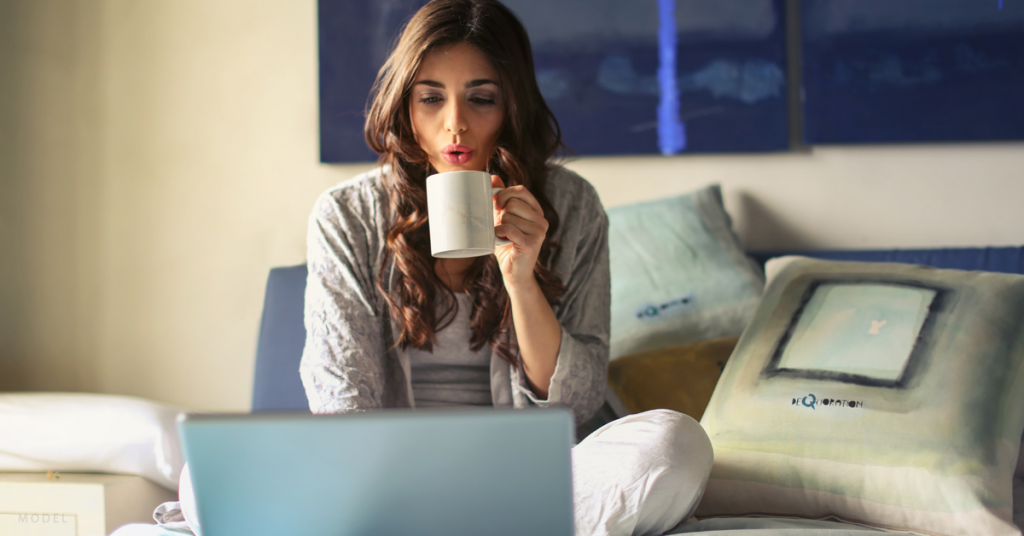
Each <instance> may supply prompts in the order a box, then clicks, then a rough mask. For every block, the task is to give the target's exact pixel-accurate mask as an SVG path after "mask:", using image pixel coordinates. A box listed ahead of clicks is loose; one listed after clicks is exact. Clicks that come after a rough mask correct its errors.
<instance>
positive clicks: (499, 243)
mask: <svg viewBox="0 0 1024 536" xmlns="http://www.w3.org/2000/svg"><path fill="white" fill-rule="evenodd" d="M502 190H504V188H491V195H495V194H497V193H498V192H500V191H502ZM511 243H512V241H511V240H505V239H504V238H498V237H497V236H495V237H494V245H495V247H497V246H507V245H509V244H511Z"/></svg>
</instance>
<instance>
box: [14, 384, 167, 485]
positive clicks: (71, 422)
mask: <svg viewBox="0 0 1024 536" xmlns="http://www.w3.org/2000/svg"><path fill="white" fill-rule="evenodd" d="M179 412H180V410H179V409H178V408H174V407H171V406H166V405H163V404H159V403H156V402H151V401H149V400H143V399H141V398H133V397H128V396H114V395H96V394H76V393H19V394H0V430H3V433H0V471H51V470H52V471H83V472H103V473H127V474H133V475H139V476H142V477H145V478H147V479H149V480H151V481H153V482H155V483H157V484H159V485H161V486H163V487H165V488H167V489H170V490H177V489H178V477H179V474H180V473H181V466H182V464H183V462H184V458H183V457H182V452H181V444H180V442H179V441H178V429H177V426H176V422H175V419H176V418H177V415H178V413H179Z"/></svg>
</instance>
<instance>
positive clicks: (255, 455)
mask: <svg viewBox="0 0 1024 536" xmlns="http://www.w3.org/2000/svg"><path fill="white" fill-rule="evenodd" d="M572 426H573V423H572V415H571V414H570V413H569V412H568V411H567V410H564V409H526V410H512V409H507V410H506V409H465V410H461V409H460V410H443V411H442V410H433V411H427V410H416V411H413V410H388V411H376V412H366V413H354V414H346V415H312V414H309V413H295V414H291V413H289V414H280V413H279V414H265V413H264V414H239V415H203V414H188V415H185V416H183V417H182V418H181V419H180V421H179V428H180V432H181V438H182V443H183V446H184V451H185V457H186V459H187V460H188V463H189V470H190V472H191V476H192V486H193V491H194V493H195V497H196V504H197V510H198V516H199V523H200V525H201V526H202V533H203V536H224V535H237V534H246V535H251V536H259V535H274V536H279V535H281V534H289V535H307V534H330V535H333V536H349V535H373V536H380V535H421V536H432V535H437V536H442V535H443V536H458V535H463V534H467V535H468V534H473V535H483V534H487V535H510V536H511V535H515V536H526V535H531V536H532V535H552V536H571V535H572V534H573V510H572V478H571V474H570V471H571V466H570V459H569V450H570V447H571V444H572V438H573V428H572Z"/></svg>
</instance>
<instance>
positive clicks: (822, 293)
mask: <svg viewBox="0 0 1024 536" xmlns="http://www.w3.org/2000/svg"><path fill="white" fill-rule="evenodd" d="M767 271H768V272H769V274H773V277H772V278H771V279H770V282H769V284H768V288H767V289H766V291H765V295H764V297H763V298H762V300H761V303H760V305H759V306H758V309H757V312H756V314H755V315H754V318H753V320H752V321H751V323H750V325H749V326H748V327H747V329H746V330H745V331H744V333H743V335H742V336H741V337H740V341H739V343H738V344H737V346H736V349H735V351H734V352H733V354H732V356H731V357H730V359H729V362H728V364H727V365H726V367H725V370H724V371H723V372H722V377H721V379H720V380H719V382H718V385H717V386H716V388H715V392H714V394H713V395H712V397H711V400H710V402H709V403H708V408H707V410H706V412H705V414H704V417H703V419H702V420H701V424H702V425H703V426H704V428H705V430H706V431H707V432H708V435H709V436H710V438H711V442H712V444H713V445H714V449H715V461H714V467H713V469H712V471H711V477H710V479H709V481H708V485H707V491H706V493H705V495H704V498H703V500H702V501H701V503H700V506H699V508H698V511H697V515H698V516H700V517H708V516H716V515H741V514H749V515H758V514H760V515H781V516H797V517H810V518H825V517H835V518H839V519H841V520H844V521H848V522H852V523H857V524H862V525H868V526H872V527H876V528H882V529H889V530H904V531H912V532H920V533H924V534H934V535H950V536H952V535H1019V534H1020V531H1019V530H1018V529H1017V528H1016V527H1015V526H1014V525H1013V523H1012V511H1013V507H1012V501H1013V498H1012V483H1011V480H1012V476H1013V471H1014V466H1015V465H1016V461H1017V451H1018V449H1019V446H1020V439H1021V432H1022V429H1024V370H1022V366H1021V365H1022V361H1024V329H1021V326H1022V325H1024V276H1020V275H1011V274H997V273H991V272H968V271H960V270H939V269H934V268H927V267H923V266H916V265H906V264H894V263H860V262H834V261H819V260H812V259H806V258H799V257H786V258H780V259H773V260H771V261H769V265H768V267H767Z"/></svg>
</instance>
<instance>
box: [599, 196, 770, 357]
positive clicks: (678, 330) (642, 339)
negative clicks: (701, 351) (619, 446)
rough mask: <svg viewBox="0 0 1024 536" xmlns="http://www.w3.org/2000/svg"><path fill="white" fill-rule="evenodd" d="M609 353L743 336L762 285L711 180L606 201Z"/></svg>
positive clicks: (760, 275)
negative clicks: (642, 199)
mask: <svg viewBox="0 0 1024 536" xmlns="http://www.w3.org/2000/svg"><path fill="white" fill-rule="evenodd" d="M607 212H608V224H609V230H608V247H609V250H610V257H611V277H612V285H611V286H612V319H611V358H612V359H616V358H618V357H621V356H624V355H627V354H631V353H633V352H639V351H643V350H653V349H657V348H663V347H666V346H674V345H680V344H689V343H693V342H698V341H703V340H708V339H716V338H720V337H738V336H739V335H740V333H742V332H743V328H744V327H745V326H746V325H747V323H748V322H749V321H750V318H751V316H752V315H753V313H754V310H755V309H756V307H757V302H758V300H759V299H760V297H761V292H762V290H763V289H764V276H763V274H762V272H761V270H760V268H759V267H758V266H757V265H756V264H755V263H754V262H753V261H752V260H751V259H750V258H748V257H747V256H746V254H745V253H744V252H743V248H742V247H741V246H740V243H739V239H738V238H737V237H736V234H735V233H734V232H733V230H732V219H731V218H729V214H728V213H726V211H725V207H724V206H723V205H722V192H721V188H720V187H719V185H717V184H713V185H710V186H707V187H705V188H702V189H700V190H697V191H695V192H692V193H689V194H686V195H680V196H675V197H669V198H665V199H659V200H657V201H651V202H648V203H639V204H634V205H628V206H621V207H615V208H611V209H608V211H607Z"/></svg>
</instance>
